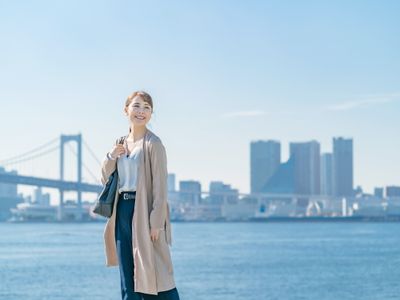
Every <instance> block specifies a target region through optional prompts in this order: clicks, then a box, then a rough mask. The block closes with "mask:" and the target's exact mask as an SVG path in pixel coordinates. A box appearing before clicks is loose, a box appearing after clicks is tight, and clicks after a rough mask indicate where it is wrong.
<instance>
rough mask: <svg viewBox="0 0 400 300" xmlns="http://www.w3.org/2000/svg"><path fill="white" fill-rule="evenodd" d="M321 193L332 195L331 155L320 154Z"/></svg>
mask: <svg viewBox="0 0 400 300" xmlns="http://www.w3.org/2000/svg"><path fill="white" fill-rule="evenodd" d="M321 195H327V196H331V195H333V155H332V153H322V154H321Z"/></svg>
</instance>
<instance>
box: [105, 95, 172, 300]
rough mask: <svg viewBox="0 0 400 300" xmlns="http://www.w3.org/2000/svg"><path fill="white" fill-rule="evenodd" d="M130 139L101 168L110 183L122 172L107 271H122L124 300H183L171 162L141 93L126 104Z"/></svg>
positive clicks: (109, 230) (109, 227)
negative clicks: (174, 256) (175, 262)
mask: <svg viewBox="0 0 400 300" xmlns="http://www.w3.org/2000/svg"><path fill="white" fill-rule="evenodd" d="M124 113H125V115H126V116H127V117H128V119H129V122H130V129H129V134H128V135H127V136H125V137H123V139H122V140H124V141H123V143H122V144H118V141H119V140H120V139H117V141H116V144H115V145H114V146H113V147H112V149H111V150H110V151H109V152H108V153H107V155H106V156H105V158H104V159H103V163H102V176H101V181H102V183H103V184H105V183H106V181H107V180H108V178H109V176H110V175H111V174H112V173H113V171H114V170H115V168H117V169H118V175H119V176H118V187H117V191H116V194H115V201H114V209H113V213H112V215H111V217H110V218H109V219H108V220H107V224H106V226H105V229H104V244H105V252H106V265H107V266H109V267H111V266H119V271H120V277H121V295H122V299H123V300H128V299H129V300H131V299H144V300H147V299H168V300H169V299H171V300H179V294H178V290H177V288H176V286H175V280H174V274H173V266H172V261H171V254H170V249H169V246H168V244H169V245H172V243H171V223H170V218H169V205H168V202H167V194H168V188H167V177H168V172H167V157H166V152H165V148H164V145H163V144H162V142H161V140H160V138H159V137H158V136H157V135H155V134H154V133H153V132H152V131H151V130H149V129H148V128H147V127H146V124H147V123H148V122H149V121H150V118H151V114H152V113H153V101H152V99H151V97H150V95H149V94H147V93H146V92H143V91H137V92H134V93H133V94H131V95H130V96H129V97H128V99H127V100H126V103H125V107H124Z"/></svg>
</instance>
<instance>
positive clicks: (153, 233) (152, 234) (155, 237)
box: [150, 228, 160, 242]
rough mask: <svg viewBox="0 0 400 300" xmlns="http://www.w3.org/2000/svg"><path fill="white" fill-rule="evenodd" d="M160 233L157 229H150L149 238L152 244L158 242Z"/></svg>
mask: <svg viewBox="0 0 400 300" xmlns="http://www.w3.org/2000/svg"><path fill="white" fill-rule="evenodd" d="M159 233H160V229H157V228H152V229H151V231H150V238H151V241H152V242H155V241H157V240H158V235H159Z"/></svg>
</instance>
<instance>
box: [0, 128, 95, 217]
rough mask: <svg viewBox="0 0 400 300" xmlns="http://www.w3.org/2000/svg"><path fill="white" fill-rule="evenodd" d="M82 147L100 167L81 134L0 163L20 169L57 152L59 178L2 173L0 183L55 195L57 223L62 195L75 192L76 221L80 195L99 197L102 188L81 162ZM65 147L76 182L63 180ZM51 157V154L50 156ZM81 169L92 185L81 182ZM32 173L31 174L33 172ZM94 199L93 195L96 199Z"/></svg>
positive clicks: (79, 209)
mask: <svg viewBox="0 0 400 300" xmlns="http://www.w3.org/2000/svg"><path fill="white" fill-rule="evenodd" d="M71 143H76V149H77V151H75V150H74V148H73V147H72V146H71ZM82 146H83V147H85V149H86V150H87V153H89V155H91V156H92V158H93V159H94V160H95V161H96V163H97V164H98V165H99V167H100V166H101V162H100V160H99V159H98V158H97V157H96V155H95V154H94V152H93V150H92V149H91V148H90V147H89V145H88V144H87V143H86V142H85V140H83V138H82V135H81V134H77V135H64V134H62V135H61V136H60V137H57V138H54V139H52V140H50V141H49V142H46V143H44V144H43V145H40V146H38V147H35V148H33V149H31V150H29V151H26V152H24V153H21V154H18V155H15V156H13V157H10V158H7V159H2V160H0V166H2V167H8V168H15V169H17V170H19V169H20V166H21V164H23V163H27V162H32V161H34V160H36V161H37V160H40V159H43V158H45V157H48V156H49V155H50V154H51V153H56V152H59V178H58V179H56V178H46V177H38V176H35V174H17V172H4V173H0V183H3V184H12V185H27V186H36V187H44V188H52V189H56V190H58V191H59V195H60V198H59V205H58V219H59V220H62V219H63V208H64V205H65V202H64V193H65V192H76V193H77V198H76V206H77V207H76V211H77V212H78V214H77V219H78V220H79V219H80V218H81V216H82V214H81V213H79V212H82V193H96V194H98V193H100V191H101V189H102V185H101V183H100V181H99V178H98V176H96V175H94V174H93V173H92V172H91V170H90V169H89V168H88V167H87V166H86V165H85V163H84V162H83V160H82ZM66 147H68V148H67V149H69V150H70V152H71V153H72V154H73V156H74V157H75V158H76V172H77V174H76V181H71V180H65V171H66V168H65V167H66V164H65V158H66V151H65V150H66V149H65V148H66ZM53 156H54V154H53ZM83 168H84V169H85V171H86V173H87V174H88V175H89V176H91V177H92V179H93V180H92V181H93V182H94V183H89V182H84V181H83V177H82V170H83ZM33 172H35V171H34V170H33ZM96 196H97V195H96Z"/></svg>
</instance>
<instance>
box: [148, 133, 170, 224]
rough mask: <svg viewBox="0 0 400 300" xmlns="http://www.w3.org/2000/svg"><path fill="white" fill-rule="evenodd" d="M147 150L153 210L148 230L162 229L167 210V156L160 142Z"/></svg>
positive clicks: (151, 144)
mask: <svg viewBox="0 0 400 300" xmlns="http://www.w3.org/2000/svg"><path fill="white" fill-rule="evenodd" d="M149 149H150V160H151V161H150V162H151V172H152V178H153V182H152V185H153V209H152V211H151V212H150V228H151V229H164V225H165V219H166V217H167V209H168V207H167V197H168V171H167V154H166V151H165V147H164V145H163V144H162V142H161V141H160V140H158V141H154V142H152V143H150V147H149Z"/></svg>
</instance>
